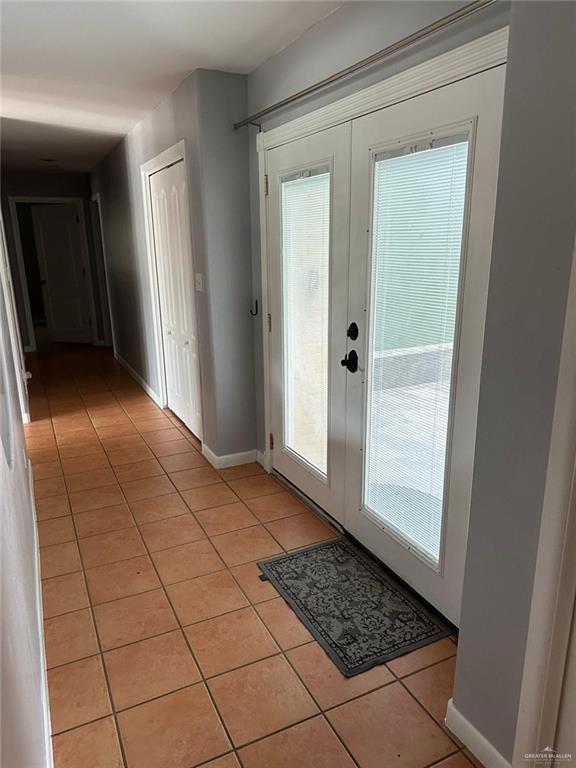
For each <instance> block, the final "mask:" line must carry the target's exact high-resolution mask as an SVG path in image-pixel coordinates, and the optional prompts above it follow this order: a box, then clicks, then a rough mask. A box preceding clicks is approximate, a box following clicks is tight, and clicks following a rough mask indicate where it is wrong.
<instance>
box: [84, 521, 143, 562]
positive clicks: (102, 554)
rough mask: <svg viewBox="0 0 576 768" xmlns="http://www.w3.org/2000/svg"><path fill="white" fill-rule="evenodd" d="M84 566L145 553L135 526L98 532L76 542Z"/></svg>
mask: <svg viewBox="0 0 576 768" xmlns="http://www.w3.org/2000/svg"><path fill="white" fill-rule="evenodd" d="M78 544H79V546H80V551H81V553H82V560H83V562H84V567H85V568H95V567H96V566H97V565H105V564H106V563H114V562H117V561H118V560H128V558H131V557H136V556H137V555H144V554H146V548H145V547H144V544H143V543H142V539H141V538H140V534H139V533H138V529H137V528H124V529H123V530H121V531H112V532H110V533H100V534H98V535H97V536H89V537H88V538H86V539H80V540H79V542H78Z"/></svg>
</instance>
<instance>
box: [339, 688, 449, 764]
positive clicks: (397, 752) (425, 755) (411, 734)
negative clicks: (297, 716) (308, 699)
mask: <svg viewBox="0 0 576 768" xmlns="http://www.w3.org/2000/svg"><path fill="white" fill-rule="evenodd" d="M326 716H327V718H328V720H329V721H330V722H331V723H332V726H333V727H334V728H335V730H336V732H337V733H338V735H339V736H340V738H341V739H342V740H343V741H344V743H345V744H346V746H347V747H348V749H349V750H350V752H351V753H352V755H353V756H354V758H355V759H356V760H357V761H358V763H359V765H360V766H361V768H381V766H383V765H392V764H393V765H394V766H396V768H422V766H425V765H429V764H430V763H433V762H435V761H436V760H440V758H442V757H445V756H446V755H448V754H450V753H451V752H452V751H453V750H454V744H453V743H452V742H451V741H450V739H449V738H448V736H446V734H445V733H444V731H443V730H442V729H441V728H440V726H438V725H437V724H436V723H435V722H434V720H433V719H432V718H431V717H430V716H429V715H428V714H426V712H425V711H424V709H422V707H421V706H420V705H419V704H418V703H417V702H416V701H414V699H413V698H412V696H410V694H409V693H408V692H407V691H406V690H405V689H404V688H403V687H402V685H401V684H400V683H392V684H391V685H387V686H385V687H384V688H380V689H379V690H377V691H373V692H372V693H368V694H366V695H365V696H361V697H360V698H358V699H355V700H354V701H350V702H348V703H347V704H342V705H341V706H339V707H337V708H336V709H332V710H330V712H328V713H327V715H326Z"/></svg>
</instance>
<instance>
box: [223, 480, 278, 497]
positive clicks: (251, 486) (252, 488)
mask: <svg viewBox="0 0 576 768" xmlns="http://www.w3.org/2000/svg"><path fill="white" fill-rule="evenodd" d="M230 486H231V488H232V490H233V491H234V492H235V493H237V494H238V496H240V498H241V499H254V498H256V497H257V496H266V495H267V494H270V493H276V492H277V491H283V490H284V486H283V485H282V484H281V483H279V482H278V480H275V479H274V478H273V477H270V475H265V476H264V477H260V476H258V477H244V478H242V479H240V480H230Z"/></svg>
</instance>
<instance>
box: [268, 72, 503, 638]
mask: <svg viewBox="0 0 576 768" xmlns="http://www.w3.org/2000/svg"><path fill="white" fill-rule="evenodd" d="M503 84H504V67H499V68H495V69H493V70H490V71H487V72H484V73H481V74H478V75H475V76H473V77H469V78H467V79H466V80H462V81H460V82H457V83H454V84H451V85H448V86H445V87H442V88H439V89H437V90H435V91H433V92H431V93H428V94H424V95H421V96H418V97H415V98H413V99H410V100H407V101H404V102H402V103H400V104H397V105H394V106H391V107H388V108H386V109H383V110H380V111H377V112H373V113H371V114H369V115H367V116H364V117H360V118H357V119H355V120H353V121H351V122H349V123H347V124H345V125H342V126H339V127H338V128H332V129H329V130H327V131H323V132H321V133H318V134H315V135H314V136H312V137H308V138H305V139H300V140H298V141H295V142H292V143H291V144H287V145H284V146H282V147H280V148H277V149H273V150H270V151H269V152H268V154H267V170H268V173H269V177H270V203H269V207H268V236H269V240H268V248H269V254H270V265H271V269H270V275H269V285H270V302H271V308H272V317H273V322H272V336H271V345H270V371H271V383H272V392H271V401H270V405H271V421H272V428H273V434H274V451H273V452H272V464H273V467H274V468H276V469H277V470H278V471H279V472H281V473H282V474H283V475H285V476H286V477H287V478H288V479H290V480H291V481H292V482H293V483H294V484H295V485H297V486H298V487H299V488H301V489H302V490H303V491H304V492H305V493H307V494H308V495H309V496H310V497H311V498H312V499H313V500H314V501H316V503H318V504H319V506H321V507H322V508H324V509H325V510H326V511H327V512H329V513H330V514H332V515H333V516H334V517H335V518H336V519H338V520H339V521H340V522H341V523H342V524H343V525H344V527H345V528H346V529H347V530H348V531H349V532H350V533H351V534H352V535H353V536H354V537H355V538H356V539H358V540H359V541H360V542H361V543H362V544H363V545H365V546H366V547H367V548H368V549H369V550H371V551H372V552H373V553H374V554H375V555H376V556H377V557H378V558H380V559H381V560H382V561H383V562H384V563H385V564H386V565H388V566H389V567H390V568H391V569H392V570H393V571H394V572H395V573H397V574H398V575H399V576H400V577H401V578H402V579H404V580H405V581H406V582H407V583H408V584H410V585H411V586H412V587H414V589H416V590H417V591H418V592H419V593H420V594H421V595H422V596H423V597H425V598H426V599H427V600H428V601H429V602H430V603H432V604H433V605H434V606H435V607H436V608H438V610H440V611H441V612H442V613H443V614H444V615H445V616H447V617H448V618H449V619H450V620H451V621H453V622H454V623H455V624H458V622H459V617H460V601H461V593H462V582H463V573H464V562H465V556H466V541H467V532H468V515H469V506H470V495H471V484H472V468H473V461H474V444H475V436H476V418H477V407H478V393H479V383H480V366H481V357H482V344H483V333H484V319H485V309H486V298H487V290H488V276H489V267H490V254H491V243H492V229H493V220H494V209H495V199H496V182H497V174H498V153H499V144H500V130H501V110H502V98H503ZM336 137H338V141H337V140H336ZM348 141H349V144H347V142H348ZM335 147H338V149H337V151H336V149H335ZM348 147H349V151H348V150H347V148H348ZM330 157H331V158H332V159H331V161H330V162H329V158H330ZM338 158H341V163H342V165H346V166H347V164H348V163H349V166H347V167H349V168H350V175H349V176H348V174H347V172H346V171H342V173H340V174H337V173H335V171H334V169H335V168H337V166H338ZM331 164H332V165H331ZM329 168H331V169H332V170H328V169H329ZM330 206H331V207H330ZM338 206H340V208H339V209H338ZM328 222H330V223H329V224H328ZM322 270H324V271H322ZM327 272H329V278H328V282H327V283H326V282H325V279H323V278H322V277H319V275H324V274H325V273H327ZM324 419H325V421H324Z"/></svg>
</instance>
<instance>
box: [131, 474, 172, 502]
mask: <svg viewBox="0 0 576 768" xmlns="http://www.w3.org/2000/svg"><path fill="white" fill-rule="evenodd" d="M122 490H123V491H124V495H125V496H126V499H127V501H129V502H133V501H140V499H151V498H153V497H154V496H164V495H165V494H167V493H174V486H173V485H172V483H171V482H170V480H169V479H168V478H167V477H166V476H165V475H163V476H161V477H148V478H146V479H144V480H131V481H130V482H128V483H122Z"/></svg>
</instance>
